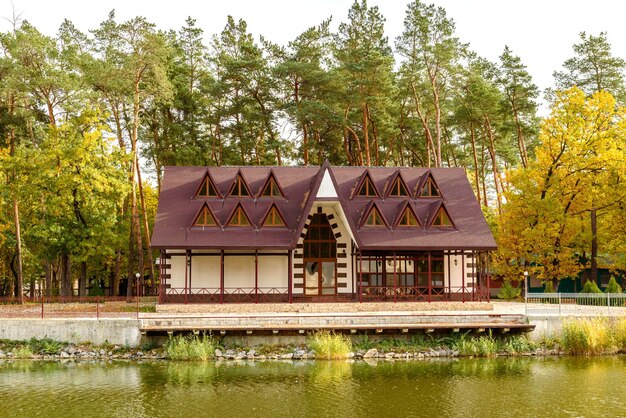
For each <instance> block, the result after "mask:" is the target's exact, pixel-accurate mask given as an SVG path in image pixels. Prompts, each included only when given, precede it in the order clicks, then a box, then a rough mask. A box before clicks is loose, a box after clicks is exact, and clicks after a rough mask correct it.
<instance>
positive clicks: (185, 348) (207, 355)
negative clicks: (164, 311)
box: [165, 335, 218, 361]
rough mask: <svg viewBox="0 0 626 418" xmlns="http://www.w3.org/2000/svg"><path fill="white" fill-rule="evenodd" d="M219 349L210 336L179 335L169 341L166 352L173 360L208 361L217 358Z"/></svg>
mask: <svg viewBox="0 0 626 418" xmlns="http://www.w3.org/2000/svg"><path fill="white" fill-rule="evenodd" d="M217 347H218V344H217V341H215V339H214V338H213V337H212V336H210V335H202V336H198V335H187V336H183V335H178V336H175V337H170V338H169V339H168V340H167V343H166V344H165V351H166V352H167V357H168V358H169V359H171V360H190V361H207V360H210V359H212V358H213V357H214V356H215V349H216V348H217Z"/></svg>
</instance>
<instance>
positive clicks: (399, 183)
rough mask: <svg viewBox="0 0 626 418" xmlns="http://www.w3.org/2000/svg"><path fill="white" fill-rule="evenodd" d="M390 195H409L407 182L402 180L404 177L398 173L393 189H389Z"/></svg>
mask: <svg viewBox="0 0 626 418" xmlns="http://www.w3.org/2000/svg"><path fill="white" fill-rule="evenodd" d="M389 196H396V197H406V196H409V192H408V190H407V187H406V184H405V183H404V181H403V180H402V177H400V175H398V176H397V177H396V180H395V181H394V182H393V184H392V186H391V189H390V190H389Z"/></svg>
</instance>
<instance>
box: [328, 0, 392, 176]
mask: <svg viewBox="0 0 626 418" xmlns="http://www.w3.org/2000/svg"><path fill="white" fill-rule="evenodd" d="M384 23H385V19H384V18H383V16H382V15H381V14H380V11H379V10H378V7H376V6H374V7H368V6H367V1H366V0H361V1H360V2H359V1H358V0H356V1H355V2H354V3H353V4H352V7H351V8H350V10H349V12H348V22H345V23H341V24H340V25H339V32H338V34H337V37H336V46H335V59H336V60H337V64H338V69H337V70H338V73H337V76H338V77H339V79H340V80H341V85H342V86H343V89H342V90H341V97H342V99H343V100H342V107H343V109H342V110H343V114H344V118H345V122H344V130H345V132H344V148H345V150H346V154H347V157H348V161H349V163H350V164H351V165H355V164H360V165H363V164H365V165H368V166H369V165H372V164H375V165H380V164H381V163H383V162H384V160H386V158H382V157H381V151H384V152H385V153H388V152H389V148H390V144H389V143H385V141H390V139H391V138H392V137H393V135H394V133H393V128H392V127H391V126H389V125H390V124H389V122H390V118H391V114H392V104H393V103H392V98H393V96H394V92H393V89H394V85H393V63H394V60H393V55H392V51H391V48H390V47H389V42H388V40H387V37H386V36H385V34H384ZM352 144H354V145H355V146H356V150H355V149H353V147H352ZM372 154H373V155H372Z"/></svg>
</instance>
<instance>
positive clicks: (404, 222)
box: [398, 205, 420, 227]
mask: <svg viewBox="0 0 626 418" xmlns="http://www.w3.org/2000/svg"><path fill="white" fill-rule="evenodd" d="M398 226H407V227H413V226H420V224H419V222H418V221H417V217H416V216H415V213H413V210H411V207H410V206H409V205H407V206H406V207H405V208H404V211H403V212H402V216H400V221H399V222H398Z"/></svg>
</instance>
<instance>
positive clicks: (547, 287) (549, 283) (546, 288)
mask: <svg viewBox="0 0 626 418" xmlns="http://www.w3.org/2000/svg"><path fill="white" fill-rule="evenodd" d="M543 293H554V284H552V280H548V281H547V282H545V283H544V288H543Z"/></svg>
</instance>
